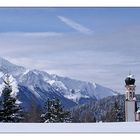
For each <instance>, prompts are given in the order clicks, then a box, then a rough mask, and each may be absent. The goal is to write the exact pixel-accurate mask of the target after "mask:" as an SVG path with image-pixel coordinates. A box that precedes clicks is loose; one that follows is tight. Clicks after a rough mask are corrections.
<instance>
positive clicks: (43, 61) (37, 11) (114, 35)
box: [0, 8, 140, 93]
mask: <svg viewBox="0 0 140 140" xmlns="http://www.w3.org/2000/svg"><path fill="white" fill-rule="evenodd" d="M0 50H1V51H0V56H1V57H4V58H7V59H8V60H10V61H11V62H13V63H15V64H18V65H23V66H25V67H27V68H31V69H40V70H45V71H47V72H49V73H55V74H58V75H62V76H67V77H71V78H75V79H80V80H85V81H91V82H97V83H99V84H101V85H104V86H107V87H109V88H112V89H114V90H117V91H119V92H122V93H123V92H124V78H125V77H126V76H127V74H128V72H129V71H130V70H131V71H132V73H133V74H134V75H135V77H136V84H137V90H138V91H140V86H139V85H140V72H139V70H140V8H0Z"/></svg>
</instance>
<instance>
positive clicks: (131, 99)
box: [125, 74, 136, 122]
mask: <svg viewBox="0 0 140 140" xmlns="http://www.w3.org/2000/svg"><path fill="white" fill-rule="evenodd" d="M135 87H136V86H135V78H134V76H133V75H131V74H130V75H129V76H127V78H126V79H125V88H126V91H125V120H126V122H132V121H136V97H135Z"/></svg>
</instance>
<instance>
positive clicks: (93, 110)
mask: <svg viewBox="0 0 140 140" xmlns="http://www.w3.org/2000/svg"><path fill="white" fill-rule="evenodd" d="M136 98H137V100H140V95H136ZM115 103H116V104H117V106H118V108H119V117H120V118H121V121H124V120H125V115H124V114H125V96H124V95H118V96H110V97H106V98H103V99H101V100H98V101H96V102H90V103H88V104H84V105H81V106H78V107H75V108H73V109H71V112H72V117H73V122H95V121H97V122H99V121H103V122H111V121H117V119H116V120H115V119H113V115H116V114H115ZM113 113H114V114H113Z"/></svg>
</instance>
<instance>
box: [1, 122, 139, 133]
mask: <svg viewBox="0 0 140 140" xmlns="http://www.w3.org/2000/svg"><path fill="white" fill-rule="evenodd" d="M0 132H1V133H5V132H26V133H27V132H29V133H31V132H44V133H45V132H46V133H47V132H48V133H52V132H54V133H64V132H71V133H80V132H81V133H84V132H85V133H130V132H133V133H134V132H135V133H140V122H121V123H59V124H58V123H52V124H51V123H15V124H13V123H10V124H8V123H1V124H0Z"/></svg>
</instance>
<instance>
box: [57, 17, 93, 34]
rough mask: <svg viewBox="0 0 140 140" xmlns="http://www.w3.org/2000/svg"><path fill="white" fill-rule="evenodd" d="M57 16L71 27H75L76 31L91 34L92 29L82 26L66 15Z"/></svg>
mask: <svg viewBox="0 0 140 140" xmlns="http://www.w3.org/2000/svg"><path fill="white" fill-rule="evenodd" d="M58 18H59V19H60V20H61V21H62V22H64V23H65V24H66V25H68V26H70V27H71V28H73V29H75V30H76V31H78V32H81V33H83V34H88V35H90V34H92V33H93V31H92V30H91V29H89V28H87V27H84V26H83V25H81V24H79V23H77V22H75V21H73V20H71V19H68V18H66V17H63V16H58Z"/></svg>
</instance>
